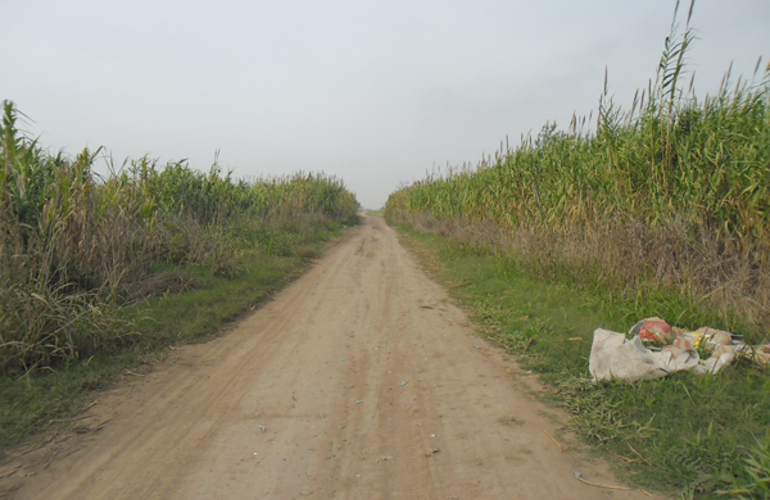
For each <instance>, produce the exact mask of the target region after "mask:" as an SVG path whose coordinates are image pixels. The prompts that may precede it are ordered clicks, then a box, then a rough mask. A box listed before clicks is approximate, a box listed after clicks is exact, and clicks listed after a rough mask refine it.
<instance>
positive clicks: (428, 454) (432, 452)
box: [425, 448, 441, 458]
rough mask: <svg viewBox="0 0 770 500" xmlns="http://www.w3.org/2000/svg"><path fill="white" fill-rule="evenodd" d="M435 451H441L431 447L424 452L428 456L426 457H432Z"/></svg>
mask: <svg viewBox="0 0 770 500" xmlns="http://www.w3.org/2000/svg"><path fill="white" fill-rule="evenodd" d="M435 453H441V450H439V449H438V448H436V449H435V450H434V449H433V448H431V449H430V450H428V453H426V454H425V456H426V457H428V458H430V457H432V456H433V455H434V454H435Z"/></svg>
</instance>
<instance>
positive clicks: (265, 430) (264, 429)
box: [257, 425, 267, 432]
mask: <svg viewBox="0 0 770 500" xmlns="http://www.w3.org/2000/svg"><path fill="white" fill-rule="evenodd" d="M257 429H262V432H267V429H266V428H265V426H264V425H258V426H257Z"/></svg>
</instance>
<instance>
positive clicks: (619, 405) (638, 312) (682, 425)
mask: <svg viewBox="0 0 770 500" xmlns="http://www.w3.org/2000/svg"><path fill="white" fill-rule="evenodd" d="M398 227H399V228H400V229H401V230H402V234H406V235H407V239H408V240H409V241H411V242H412V243H411V244H412V246H413V247H416V249H417V250H419V251H420V253H422V254H423V257H425V256H426V255H427V256H428V257H427V258H431V259H433V260H434V264H437V266H434V269H433V271H434V272H435V273H437V274H438V276H439V278H440V279H442V280H444V281H445V282H448V283H450V289H451V293H452V294H453V295H454V296H455V297H456V298H457V299H459V301H460V302H461V304H462V305H463V306H465V307H467V308H468V309H469V310H470V312H471V315H472V318H473V319H474V321H475V322H477V323H478V324H479V325H480V326H481V327H482V328H481V330H482V331H483V332H484V333H485V335H486V336H487V337H488V338H489V339H491V340H492V341H493V342H495V343H496V344H497V345H499V346H501V347H503V348H505V349H506V350H507V351H508V352H510V353H512V354H515V355H517V356H518V359H519V363H520V364H521V365H522V367H523V368H525V369H528V370H532V371H534V372H536V373H538V374H540V378H541V380H542V381H544V382H545V383H547V384H549V385H550V386H551V387H553V388H554V391H553V392H554V393H555V395H554V396H553V400H554V401H556V402H557V403H558V404H559V405H561V406H563V407H564V408H565V410H566V411H567V412H569V414H570V415H572V416H573V419H572V421H571V423H570V424H569V425H570V426H571V427H572V428H573V429H574V430H575V431H576V432H577V434H578V435H579V436H580V437H581V438H583V439H584V440H586V441H587V442H589V443H591V444H592V445H594V447H595V448H596V449H597V450H599V451H600V452H601V453H602V454H603V455H604V456H606V457H607V458H609V459H610V460H611V461H612V462H613V463H614V464H615V465H616V466H617V469H618V471H619V473H620V475H621V477H623V478H624V479H625V480H626V481H627V482H629V483H631V484H634V485H639V486H644V487H646V488H650V489H656V490H658V491H661V492H664V493H666V494H672V493H674V492H677V493H678V492H684V493H683V494H684V495H685V496H686V497H691V498H723V497H720V496H718V495H717V492H718V491H723V490H725V491H735V490H736V489H737V488H738V487H739V486H741V487H743V486H745V485H752V484H754V485H757V484H763V483H761V481H759V482H758V480H757V479H756V478H752V470H754V471H755V475H756V476H757V477H758V478H760V479H761V477H764V476H762V474H765V476H766V475H767V470H768V469H767V460H766V456H767V443H768V440H770V436H766V434H765V433H766V432H767V430H768V429H769V428H770V377H768V376H767V374H765V373H762V372H760V371H758V370H757V369H756V368H754V367H751V366H746V365H741V364H738V365H736V366H733V367H729V368H728V369H726V370H724V371H723V372H721V373H719V374H717V375H714V376H704V377H701V378H697V377H695V376H693V375H691V374H690V373H679V374H675V375H673V376H671V377H669V378H667V379H662V380H648V381H642V382H638V383H636V384H620V383H611V384H607V385H604V384H598V385H595V384H593V383H591V382H590V380H589V378H588V376H589V375H588V356H589V353H590V347H591V340H592V334H593V330H594V329H595V328H597V327H603V328H607V329H614V330H616V331H628V329H629V328H630V326H631V325H632V324H633V323H634V322H635V319H636V318H641V317H644V316H645V315H648V314H649V312H650V310H651V308H652V309H654V307H655V306H656V304H658V305H659V304H660V303H659V302H657V300H658V299H660V297H650V298H649V299H648V300H642V299H639V300H636V299H633V300H629V298H628V297H625V298H624V297H619V296H613V295H612V293H611V292H610V291H605V292H602V290H601V289H599V288H596V289H582V290H576V289H575V288H574V286H572V284H571V283H566V282H562V283H558V282H555V281H552V282H546V281H543V280H542V279H538V278H537V277H534V276H533V275H532V274H531V273H530V272H528V271H527V270H525V269H524V268H522V267H521V266H519V265H517V263H516V262H515V261H513V260H511V259H510V258H508V257H506V256H504V255H502V254H499V253H494V252H489V251H485V250H483V249H479V248H472V247H469V246H465V245H460V244H458V242H457V241H453V240H452V239H451V238H446V237H441V236H437V235H435V234H432V233H428V232H425V231H416V230H413V229H411V228H409V227H408V226H406V225H398ZM672 300H673V298H672V297H669V304H670V307H672V308H673V307H674V306H677V307H681V308H683V309H684V310H685V313H684V314H681V315H682V317H687V318H688V320H689V321H694V322H695V325H700V324H701V322H704V323H703V324H708V323H707V322H708V321H709V320H710V319H713V313H712V312H710V311H704V310H699V309H698V308H697V306H695V305H693V304H691V303H688V301H687V300H685V299H680V300H679V301H678V303H676V302H675V301H674V302H672ZM608 305H611V307H607V306H608ZM679 312H680V313H681V312H682V309H680V310H679ZM763 446H764V448H762V447H763ZM763 449H764V452H763V451H762V450H763ZM749 457H753V458H749ZM763 457H764V462H763V461H762V460H763ZM747 458H749V459H750V460H753V461H754V462H756V465H753V466H752V465H751V464H750V463H747V462H746V459H747ZM752 467H754V469H752ZM762 467H764V469H763V468H762ZM764 484H765V487H766V486H767V484H766V483H764ZM743 489H744V490H746V491H748V489H747V488H743ZM756 491H757V492H758V493H756V494H754V496H751V494H748V493H746V494H745V495H746V498H766V497H763V496H761V495H762V493H761V491H762V490H761V489H756ZM736 495H737V493H736V494H732V497H735V496H736ZM728 497H731V496H730V495H728Z"/></svg>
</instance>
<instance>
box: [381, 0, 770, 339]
mask: <svg viewBox="0 0 770 500" xmlns="http://www.w3.org/2000/svg"><path fill="white" fill-rule="evenodd" d="M691 13H692V6H691V9H690V12H689V13H688V16H687V24H686V25H685V29H684V31H683V33H682V34H679V32H678V26H677V24H675V23H674V24H672V31H671V35H670V36H669V37H668V38H667V39H666V42H665V48H664V51H663V54H662V56H661V61H660V67H659V71H658V75H657V79H656V81H655V83H654V84H653V83H652V82H651V84H650V85H649V86H648V88H647V89H644V90H642V91H641V92H637V95H636V96H635V97H634V100H633V103H632V105H631V107H630V109H628V110H624V109H622V108H621V107H620V106H618V105H617V104H616V103H614V102H613V101H612V99H610V98H609V97H608V91H607V88H606V81H605V88H604V92H603V94H602V98H601V101H600V107H599V110H598V115H597V116H598V118H597V121H596V123H595V128H594V129H590V130H587V129H586V119H585V118H583V119H578V118H577V117H573V120H572V123H571V124H570V127H569V128H568V129H567V130H565V131H562V130H558V129H557V128H556V125H555V124H547V125H546V126H545V127H543V129H542V130H541V132H540V133H539V134H538V135H537V137H535V138H532V137H527V138H525V139H523V140H522V142H521V144H520V145H519V146H518V147H517V148H514V149H511V148H505V149H502V148H501V151H499V152H498V153H497V154H496V155H495V157H494V159H493V158H484V159H483V160H482V161H481V162H480V163H479V165H478V166H477V168H475V169H471V168H462V169H456V170H450V171H449V172H448V173H445V175H441V173H440V172H439V173H436V174H433V175H430V176H429V177H427V178H426V179H424V180H422V181H419V182H416V183H414V184H413V185H411V186H405V187H404V188H402V189H400V190H398V191H397V192H395V193H393V194H392V195H391V196H390V198H389V199H388V202H387V204H386V214H387V216H388V217H391V218H394V219H399V220H407V221H416V220H422V221H428V220H429V219H430V220H433V221H434V222H430V224H432V225H435V224H436V223H438V222H440V223H441V224H444V226H443V227H444V228H445V229H446V224H445V223H446V222H447V221H449V222H452V223H453V224H454V225H455V226H456V227H458V228H461V231H466V230H467V229H468V228H469V227H471V226H476V227H479V226H480V225H483V226H484V227H486V228H488V229H489V228H492V229H489V231H492V232H494V233H495V235H496V236H495V237H494V239H495V241H497V242H499V243H501V244H502V242H504V245H503V246H506V247H507V248H513V249H515V251H516V253H517V254H518V255H519V256H521V257H524V258H525V261H527V262H529V263H530V265H532V266H534V267H535V268H537V269H539V270H540V271H542V272H543V273H546V274H549V273H551V274H553V273H563V272H566V273H576V274H581V275H583V276H584V277H586V275H587V276H588V277H587V278H586V279H594V278H596V277H597V276H599V278H600V279H601V280H604V281H605V282H606V284H607V285H612V286H621V287H623V286H627V287H630V288H632V289H641V288H644V287H649V286H654V287H659V286H676V287H679V288H680V289H681V290H682V291H684V292H685V293H688V294H693V295H695V296H696V297H698V298H700V299H701V300H702V301H703V302H704V304H706V305H709V306H711V305H717V306H719V307H721V308H723V309H725V310H727V309H730V310H733V311H738V312H739V313H740V314H743V315H745V316H746V317H747V318H748V319H749V321H751V322H753V323H754V324H757V325H765V326H768V325H770V102H769V101H768V88H769V85H770V65H768V66H767V67H766V68H765V69H764V73H762V71H761V70H762V65H761V59H760V61H758V62H757V66H756V69H755V72H754V75H753V77H752V78H751V79H749V80H746V79H744V78H738V80H737V81H735V82H734V83H733V80H732V76H731V74H730V72H729V71H728V73H727V74H726V75H725V78H724V79H723V81H722V85H721V87H720V89H719V91H718V92H717V94H716V95H713V96H706V97H705V98H703V99H700V98H698V97H697V96H696V95H695V94H694V91H693V86H692V80H690V83H689V86H688V85H685V84H683V82H684V81H685V78H684V77H685V73H686V67H685V60H686V57H685V56H686V53H687V50H688V49H689V47H690V46H691V44H692V42H693V39H694V37H693V32H692V29H691V28H690V27H689V18H690V14H691ZM675 19H676V16H675ZM462 228H464V229H462ZM458 231H460V230H458Z"/></svg>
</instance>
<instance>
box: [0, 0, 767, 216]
mask: <svg viewBox="0 0 770 500" xmlns="http://www.w3.org/2000/svg"><path fill="white" fill-rule="evenodd" d="M682 3H683V5H682V7H681V10H682V11H685V13H686V10H687V7H688V6H689V2H687V1H683V2H682ZM674 5H675V0H665V1H664V0H635V1H632V0H582V1H579V2H578V1H575V0H569V1H568V0H550V1H549V0H545V1H543V0H541V1H534V0H530V1H526V2H525V1H518V0H507V1H502V0H475V1H458V0H444V1H435V0H428V1H421V0H409V1H403V0H391V1H382V0H372V1H361V0H358V1H347V0H346V1H342V0H333V1H312V2H311V1H306V0H304V1H303V0H284V1H280V2H279V1H245V0H220V1H218V2H206V1H199V0H186V1H181V0H134V1H131V2H126V1H121V2H118V1H108V0H100V1H96V0H66V1H64V0H24V1H10V0H0V99H11V100H13V101H15V102H16V104H17V106H18V108H19V109H20V110H21V111H22V112H23V113H25V114H26V115H28V116H29V117H30V118H31V119H32V120H33V122H31V123H29V124H28V125H27V129H28V131H29V132H30V133H31V134H32V135H34V136H38V135H40V136H41V142H42V143H43V144H44V145H46V146H48V147H50V148H51V149H52V150H53V151H55V150H58V149H60V148H65V149H66V150H67V151H68V152H69V153H72V154H74V153H76V152H78V151H79V150H80V149H82V148H83V147H85V146H88V147H90V148H96V147H98V146H105V148H106V149H107V150H108V151H110V152H112V154H113V157H114V158H115V159H116V160H117V162H118V163H120V162H121V161H122V160H123V159H124V158H125V157H131V158H137V157H140V156H142V155H144V154H148V155H150V156H151V157H154V158H159V159H161V161H163V162H165V161H167V160H178V159H182V158H189V159H190V164H191V166H193V167H195V168H199V169H203V170H207V169H208V168H209V166H210V164H211V162H212V160H213V158H214V152H215V150H217V149H220V150H221V155H220V163H221V164H222V165H223V166H224V167H229V168H232V169H233V170H235V173H236V175H237V176H253V175H281V174H285V173H291V172H294V171H297V170H304V171H308V170H310V171H320V170H323V171H325V172H326V173H329V174H335V175H337V176H340V177H342V178H343V179H344V180H345V182H346V184H347V186H348V187H349V188H350V189H351V190H353V191H354V192H355V193H356V194H357V196H358V199H359V201H360V202H361V203H362V204H363V205H364V206H365V207H368V208H377V207H380V206H382V205H383V203H384V202H385V200H386V198H387V196H388V194H389V193H390V192H392V191H393V190H394V189H395V188H396V187H397V186H398V185H399V184H400V183H402V182H411V181H412V180H415V179H417V178H421V177H423V176H424V175H425V172H426V170H431V169H432V167H433V166H434V165H439V166H444V165H445V164H446V163H447V162H448V163H449V164H450V165H458V164H462V163H463V162H472V163H474V164H475V163H476V162H477V161H478V160H479V159H480V158H481V155H482V153H487V154H489V153H493V152H494V151H495V150H496V149H497V148H498V147H499V144H500V141H501V140H504V139H505V136H506V135H508V136H510V138H511V141H512V143H517V142H518V140H519V137H520V135H521V134H522V133H527V132H528V131H530V130H531V131H532V132H533V133H536V132H537V131H538V130H539V129H540V128H541V127H542V126H543V125H544V124H545V122H546V121H549V120H550V121H554V120H555V121H556V122H557V123H558V124H559V125H560V126H561V127H566V126H567V125H568V123H569V120H570V118H571V116H572V113H573V112H577V113H578V114H579V115H587V114H588V113H589V111H591V110H592V109H595V108H596V104H597V102H598V98H599V95H600V93H601V91H602V85H603V79H604V68H605V66H607V67H608V68H609V82H610V91H611V93H613V94H614V95H615V100H616V101H617V102H620V103H623V104H629V103H630V102H631V99H632V97H633V93H634V91H635V90H636V89H637V88H639V87H646V85H647V81H648V79H650V78H654V76H655V68H656V65H657V63H658V60H659V58H660V53H661V50H662V48H663V42H664V39H665V37H666V35H667V34H668V31H669V26H670V22H671V16H672V14H673V10H674ZM692 24H693V25H694V26H695V28H696V29H697V30H698V35H699V37H700V40H699V41H697V42H696V45H695V46H694V48H693V50H692V52H691V53H690V62H691V64H690V69H692V70H695V71H696V74H697V76H696V89H698V93H699V95H701V96H703V95H704V94H705V93H706V92H707V91H712V92H713V90H715V89H716V88H717V87H718V85H719V81H720V79H721V77H722V75H723V73H724V72H725V70H726V69H727V68H728V66H729V64H730V62H731V61H734V62H735V70H734V73H743V74H745V75H750V74H751V73H753V70H754V66H755V64H756V61H757V58H758V57H759V56H760V55H765V56H767V57H770V1H768V0H729V1H727V0H699V1H698V2H697V4H696V7H695V13H694V16H693V20H692Z"/></svg>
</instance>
